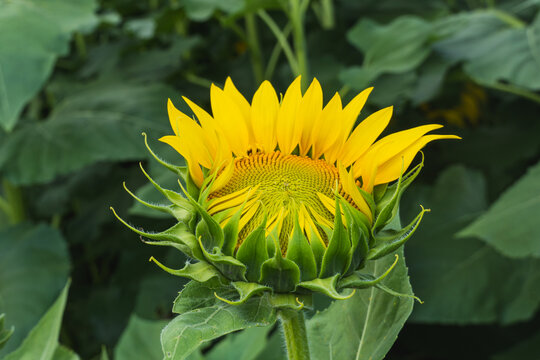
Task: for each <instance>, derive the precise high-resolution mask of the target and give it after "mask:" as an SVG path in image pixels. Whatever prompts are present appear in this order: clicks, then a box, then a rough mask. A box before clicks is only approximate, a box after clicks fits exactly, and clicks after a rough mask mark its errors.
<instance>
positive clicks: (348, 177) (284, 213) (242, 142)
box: [160, 77, 458, 254]
mask: <svg viewBox="0 0 540 360" xmlns="http://www.w3.org/2000/svg"><path fill="white" fill-rule="evenodd" d="M371 90H372V88H369V89H366V90H364V91H363V92H361V93H360V94H358V95H357V96H356V97H355V98H354V99H352V100H351V101H350V102H349V103H348V104H347V105H346V106H345V107H343V105H342V101H341V98H340V96H339V94H338V93H336V94H335V95H334V96H333V97H332V99H331V100H330V101H329V102H328V103H327V104H326V105H325V106H323V92H322V89H321V85H320V84H319V82H318V81H317V80H316V79H314V80H313V82H312V83H311V85H310V86H309V88H308V89H307V91H306V92H305V93H304V94H302V92H301V88H300V77H298V78H297V79H296V80H294V81H293V82H292V84H291V85H290V86H289V88H288V89H287V91H286V92H285V95H283V97H282V99H281V101H280V98H279V97H278V94H277V93H276V91H275V90H274V88H273V87H272V85H271V84H270V82H268V81H265V82H263V83H262V84H261V86H260V87H259V89H258V90H257V91H256V92H255V94H254V96H253V99H252V101H251V104H250V103H249V102H248V101H247V100H246V99H245V97H244V96H243V95H242V94H241V93H240V92H239V91H238V90H237V89H236V87H235V86H234V84H233V82H232V81H231V79H230V78H228V79H227V81H226V82H225V86H224V88H223V89H220V88H219V87H217V86H215V85H212V87H211V89H210V100H211V106H212V115H210V114H209V113H208V112H206V111H205V110H203V109H202V108H201V107H199V106H198V105H196V104H195V103H193V102H192V101H190V100H189V99H187V98H184V100H185V101H186V103H187V104H188V106H189V107H190V108H191V110H192V111H193V113H194V115H195V117H196V119H195V118H192V117H190V116H188V115H186V114H184V113H182V112H181V111H179V110H178V109H176V108H175V107H174V105H173V104H172V102H171V101H170V100H169V103H168V111H169V119H170V123H171V127H172V129H173V131H174V135H171V136H165V137H163V138H161V139H160V140H161V141H163V142H165V143H167V144H169V145H171V146H172V147H173V148H174V149H175V150H176V151H178V152H179V153H180V154H181V155H182V156H183V157H184V158H185V159H186V162H187V164H188V170H189V174H190V176H191V179H192V180H193V182H194V183H195V184H196V185H197V186H198V187H199V188H200V189H201V193H203V194H206V199H202V200H203V204H204V207H205V210H206V211H208V213H209V214H210V215H212V216H213V217H215V218H216V219H218V222H219V223H220V225H221V226H222V227H223V226H225V225H226V224H227V222H228V221H229V220H230V219H231V218H232V217H233V215H235V214H236V213H237V212H238V211H239V210H241V218H240V221H239V225H238V226H239V239H238V242H237V244H236V246H237V247H238V246H240V244H241V243H242V241H243V239H245V237H246V236H247V235H248V234H250V233H251V232H252V231H253V230H254V229H255V228H257V227H258V226H259V225H260V224H261V223H262V222H263V221H264V220H265V219H266V235H267V236H268V234H270V233H272V232H275V233H276V236H277V237H278V238H279V244H280V247H281V250H282V253H283V254H285V253H286V250H287V244H288V241H289V238H290V236H291V234H292V232H293V230H294V228H295V222H296V221H298V225H299V226H300V228H301V229H302V230H303V232H304V234H305V235H306V236H307V238H308V240H309V242H310V243H313V242H314V241H317V242H319V243H320V244H321V245H322V246H323V247H326V246H327V245H328V241H329V240H328V233H329V231H328V230H330V231H331V230H332V229H333V226H334V217H335V212H336V205H335V204H336V203H335V201H334V198H335V194H340V195H341V196H342V197H343V198H345V199H346V200H347V201H348V202H349V203H350V204H351V205H353V207H354V208H356V209H357V210H359V211H360V212H361V213H362V214H363V215H364V216H365V218H366V220H367V222H369V224H372V223H373V214H374V209H372V207H373V205H371V206H370V204H369V201H366V196H365V194H372V193H373V189H374V187H375V186H377V185H381V184H387V183H389V182H392V181H394V180H397V179H398V178H399V177H400V175H401V174H403V172H404V171H405V170H406V169H407V168H408V167H409V165H410V164H411V162H412V161H413V159H414V157H415V156H416V154H417V153H418V152H419V151H420V150H421V149H422V148H423V147H424V146H425V145H426V144H427V143H429V142H431V141H433V140H438V139H452V138H454V139H455V138H458V137H457V136H454V135H431V134H428V133H429V132H430V131H432V130H436V129H439V128H441V127H442V126H441V125H436V124H431V125H423V126H418V127H415V128H412V129H408V130H404V131H400V132H397V133H394V134H390V135H388V136H385V137H383V138H381V139H379V140H377V139H378V138H379V136H380V135H381V133H382V132H383V130H384V129H385V128H386V127H387V125H388V123H389V121H390V118H391V116H392V107H387V108H384V109H382V110H379V111H377V112H375V113H373V114H371V115H370V116H368V117H367V118H365V119H364V120H363V121H361V122H360V123H359V124H358V125H357V126H355V123H356V120H357V118H358V116H359V114H360V111H361V110H362V108H363V107H364V104H365V103H366V100H367V98H368V95H369V94H370V92H371ZM341 211H343V209H342V210H341Z"/></svg>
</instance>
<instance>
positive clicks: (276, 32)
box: [257, 10, 300, 76]
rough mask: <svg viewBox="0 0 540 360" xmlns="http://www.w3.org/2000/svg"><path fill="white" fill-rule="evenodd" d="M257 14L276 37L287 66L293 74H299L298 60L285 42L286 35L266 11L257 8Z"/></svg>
mask: <svg viewBox="0 0 540 360" xmlns="http://www.w3.org/2000/svg"><path fill="white" fill-rule="evenodd" d="M257 14H258V15H259V17H260V18H261V19H262V20H263V21H264V22H265V23H266V25H267V26H268V28H269V29H270V31H272V32H273V33H274V36H275V37H276V39H277V41H278V43H279V45H281V48H282V49H283V53H284V54H285V57H286V58H287V61H288V62H289V66H290V67H291V70H292V72H293V74H295V76H298V75H300V71H299V67H298V62H297V60H296V57H295V56H294V52H293V51H292V49H291V47H290V45H289V43H288V42H287V38H286V36H285V35H284V34H283V32H282V31H281V30H280V29H279V27H278V26H277V24H276V23H275V22H274V20H272V18H271V17H270V16H269V15H268V14H267V13H266V11H264V10H259V11H257Z"/></svg>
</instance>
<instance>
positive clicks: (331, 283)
mask: <svg viewBox="0 0 540 360" xmlns="http://www.w3.org/2000/svg"><path fill="white" fill-rule="evenodd" d="M339 277H340V275H339V274H337V275H334V276H332V277H328V278H325V279H314V280H311V281H303V282H301V283H300V284H298V286H301V287H303V288H305V289H308V290H311V291H316V292H320V293H323V294H325V295H326V296H329V297H331V298H332V299H334V300H346V299H349V298H350V297H352V296H353V295H354V292H355V290H352V291H347V290H346V291H345V292H344V293H341V294H340V293H339V291H338V289H337V284H338V280H339Z"/></svg>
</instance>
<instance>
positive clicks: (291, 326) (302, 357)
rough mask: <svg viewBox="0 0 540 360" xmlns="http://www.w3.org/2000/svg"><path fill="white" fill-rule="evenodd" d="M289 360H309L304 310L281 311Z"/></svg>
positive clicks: (280, 317) (280, 315) (280, 316)
mask: <svg viewBox="0 0 540 360" xmlns="http://www.w3.org/2000/svg"><path fill="white" fill-rule="evenodd" d="M278 314H279V319H280V320H281V327H282V329H283V336H284V337H285V343H286V345H287V354H288V359H289V360H309V359H310V356H309V346H308V338H307V332H306V321H305V319H304V313H303V312H302V310H300V311H296V310H289V309H282V310H279V312H278Z"/></svg>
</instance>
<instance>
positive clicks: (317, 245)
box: [309, 236, 326, 274]
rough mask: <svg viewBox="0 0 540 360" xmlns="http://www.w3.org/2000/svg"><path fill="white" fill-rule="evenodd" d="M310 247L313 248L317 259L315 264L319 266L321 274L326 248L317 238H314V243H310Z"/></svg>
mask: <svg viewBox="0 0 540 360" xmlns="http://www.w3.org/2000/svg"><path fill="white" fill-rule="evenodd" d="M309 246H310V247H311V252H312V253H313V257H314V258H315V264H316V265H317V274H319V273H320V272H321V266H322V259H323V257H324V253H325V251H326V246H325V245H324V244H323V242H322V241H321V240H320V239H319V238H318V237H316V236H313V241H311V242H310V243H309Z"/></svg>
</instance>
